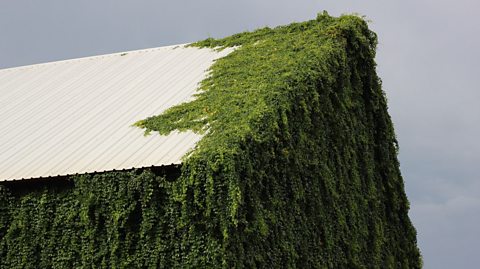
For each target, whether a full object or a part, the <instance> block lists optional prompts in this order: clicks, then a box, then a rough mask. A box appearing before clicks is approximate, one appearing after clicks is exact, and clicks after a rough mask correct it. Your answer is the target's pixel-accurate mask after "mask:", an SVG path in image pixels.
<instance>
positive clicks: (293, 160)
mask: <svg viewBox="0 0 480 269" xmlns="http://www.w3.org/2000/svg"><path fill="white" fill-rule="evenodd" d="M376 44H377V38H376V35H375V34H374V33H373V32H372V31H370V30H369V29H368V26H367V24H366V22H365V21H364V20H363V19H362V18H360V17H357V16H350V15H346V16H341V17H339V18H334V17H331V16H329V15H328V14H326V13H323V14H319V15H318V17H317V18H316V19H315V20H311V21H307V22H302V23H293V24H290V25H287V26H280V27H276V28H273V29H271V28H263V29H259V30H256V31H253V32H245V33H241V34H237V35H233V36H230V37H227V38H223V39H212V38H209V39H206V40H204V41H200V42H197V43H194V44H192V45H191V46H194V47H198V48H208V49H216V50H222V49H225V48H228V47H233V48H234V51H233V52H231V53H230V54H228V55H227V56H225V57H223V58H220V59H218V60H217V61H216V62H215V63H214V64H213V65H212V66H211V68H210V70H209V72H210V73H209V76H208V77H207V78H206V79H204V80H203V81H202V83H201V85H200V86H199V91H198V93H197V94H196V98H195V99H194V100H192V101H190V102H187V103H183V104H180V105H177V106H174V107H172V108H170V109H168V110H167V111H165V112H164V113H163V114H161V115H157V116H154V117H151V118H147V119H144V120H140V121H139V122H138V123H137V124H136V126H138V127H141V128H145V132H146V134H148V133H150V132H159V133H160V134H169V133H170V132H172V131H174V130H179V131H186V130H192V131H194V132H197V133H201V134H203V138H202V140H201V141H200V142H199V143H198V144H197V146H196V148H195V149H194V151H192V152H191V153H190V154H189V155H188V157H185V158H184V160H183V165H182V168H181V173H180V175H179V176H178V177H177V178H174V179H168V180H167V179H166V178H165V176H159V175H155V174H154V173H152V172H151V171H149V170H148V169H144V170H137V171H133V172H107V173H104V174H99V175H82V176H73V177H72V178H71V181H72V182H73V183H74V184H73V186H72V187H69V188H59V189H57V188H54V187H48V186H46V187H45V188H42V189H41V190H35V191H30V192H26V193H25V192H24V193H21V194H15V193H12V192H11V191H10V190H9V189H8V188H2V189H0V195H1V196H0V213H2V215H1V216H0V224H1V226H0V258H1V260H0V266H1V267H3V268H34V267H38V266H40V267H42V268H43V267H46V268H48V267H54V268H72V267H75V268H86V267H104V268H125V267H129V268H130V267H151V268H156V267H167V268H170V267H184V268H199V267H200V268H205V267H208V268H218V267H223V268H285V267H287V268H419V267H421V258H420V254H419V250H418V248H417V245H416V232H415V229H414V228H413V226H412V224H411V222H410V220H409V218H408V208H409V205H408V200H407V198H406V195H405V191H404V186H403V179H402V177H401V174H400V170H399V164H398V160H397V148H398V146H397V141H396V139H395V135H394V130H393V126H392V122H391V119H390V117H389V115H388V111H387V104H386V99H385V96H384V92H383V91H382V89H381V83H380V79H379V78H378V77H377V75H376V72H375V61H374V57H375V48H376Z"/></svg>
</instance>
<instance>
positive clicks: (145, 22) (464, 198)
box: [0, 0, 480, 268]
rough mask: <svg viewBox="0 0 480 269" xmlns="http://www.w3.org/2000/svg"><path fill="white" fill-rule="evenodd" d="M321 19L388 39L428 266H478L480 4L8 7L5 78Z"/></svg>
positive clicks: (22, 2) (405, 165)
mask: <svg viewBox="0 0 480 269" xmlns="http://www.w3.org/2000/svg"><path fill="white" fill-rule="evenodd" d="M322 10H327V11H328V12H329V13H330V14H332V15H340V14H342V13H352V12H355V13H360V14H362V15H366V16H367V17H368V18H369V19H370V20H371V21H372V22H371V24H370V26H371V28H372V29H373V30H375V31H376V32H377V33H378V35H379V41H380V44H379V47H378V54H377V63H378V72H379V74H380V76H381V77H382V79H383V85H384V90H385V91H386V92H387V97H388V99H389V107H390V108H389V110H390V113H391V115H392V117H393V121H394V123H395V127H396V132H397V136H398V139H399V142H400V156H399V157H400V162H401V169H402V173H403V176H404V179H405V184H406V190H407V195H408V196H409V199H410V204H411V211H410V216H411V218H412V220H413V223H414V225H415V227H416V228H417V232H418V240H419V245H420V249H421V251H422V255H423V256H424V263H425V268H479V267H478V266H479V264H480V228H479V227H480V226H479V225H480V176H479V173H478V171H477V169H478V166H480V143H479V142H478V139H479V138H480V105H479V101H480V89H479V85H480V83H479V82H480V81H479V78H480V68H479V63H480V50H479V48H480V22H479V21H478V16H479V13H480V2H479V1H476V0H456V1H447V0H404V1H385V0H382V1H380V0H379V1H374V0H364V1H358V0H356V1H353V0H351V1H347V0H345V1H334V0H328V1H327V0H323V1H321V0H295V1H293V0H291V1H284V0H264V1H262V0H255V1H254V0H244V1H225V0H223V1H221V0H203V1H194V0H190V1H188V0H177V1H169V2H164V1H147V0H135V1H133V0H128V1H127V0H125V1H119V0H116V1H113V0H110V1H107V0H105V1H98V0H97V1H87V0H84V1H68V0H56V1H54V0H44V1H33V0H31V1H26V0H16V1H8V0H1V1H0V68H7V67H14V66H20V65H28V64H34V63H40V62H48V61H55V60H63V59H68V58H76V57H82V56H89V55H96V54H104V53H112V52H119V51H126V50H134V49H141V48H148V47H158V46H163V45H171V44H178V43H186V42H192V41H196V40H200V39H204V38H206V37H223V36H227V35H230V34H234V33H237V32H240V31H245V30H253V29H255V28H259V27H263V26H271V27H272V26H276V25H280V24H287V23H290V22H293V21H304V20H308V19H313V18H315V16H316V14H317V13H318V12H321V11H322ZM0 98H1V96H0Z"/></svg>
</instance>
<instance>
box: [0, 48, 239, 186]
mask: <svg viewBox="0 0 480 269" xmlns="http://www.w3.org/2000/svg"><path fill="white" fill-rule="evenodd" d="M230 51H231V50H228V49H226V50H223V51H221V52H216V51H214V50H211V49H198V48H192V47H185V46H184V45H178V46H168V47H160V48H154V49H147V50H138V51H130V52H125V53H115V54H109V55H102V56H95V57H87V58H80V59H73V60H66V61H59V62H52V63H45V64H37V65H31V66H24V67H17V68H9V69H3V70H0V181H7V180H20V179H27V178H39V177H48V176H57V175H69V174H76V173H89V172H100V171H108V170H114V169H115V170H120V169H129V168H140V167H148V166H160V165H169V164H179V163H180V162H181V157H182V156H183V155H185V154H186V153H187V152H188V151H189V150H190V149H192V148H193V147H194V146H195V143H196V142H197V141H198V140H199V139H200V136H198V135H196V134H193V133H192V132H185V133H178V132H177V133H172V134H170V135H168V136H160V135H158V134H156V133H152V134H151V135H150V136H147V137H145V136H144V135H143V132H144V130H142V129H139V128H136V127H132V124H133V123H135V122H136V121H138V120H141V119H144V118H146V117H148V116H152V115H158V114H160V113H161V112H162V111H164V110H165V109H167V108H169V107H172V106H173V105H176V104H179V103H182V102H185V101H187V100H191V98H192V95H193V94H194V93H195V92H196V89H197V87H198V83H199V82H200V81H201V80H202V79H203V78H205V76H206V75H207V69H208V68H209V67H210V66H211V64H212V63H213V61H214V60H215V59H217V58H220V57H223V56H225V55H227V54H228V53H229V52H230Z"/></svg>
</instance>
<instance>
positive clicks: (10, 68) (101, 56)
mask: <svg viewBox="0 0 480 269" xmlns="http://www.w3.org/2000/svg"><path fill="white" fill-rule="evenodd" d="M189 44H190V43H183V44H175V45H168V46H161V47H153V48H146V49H138V50H129V51H119V52H113V53H107V54H98V55H91V56H85V57H78V58H71V59H65V60H58V61H51V62H43V63H36V64H29V65H21V66H15V67H7V68H2V69H0V72H9V71H13V70H19V69H29V68H37V67H42V66H48V65H55V64H60V63H67V62H73V61H85V60H94V59H101V58H105V57H113V56H125V55H127V54H130V53H143V52H150V51H156V50H160V49H170V48H173V49H175V48H177V47H186V46H187V45H189Z"/></svg>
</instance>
